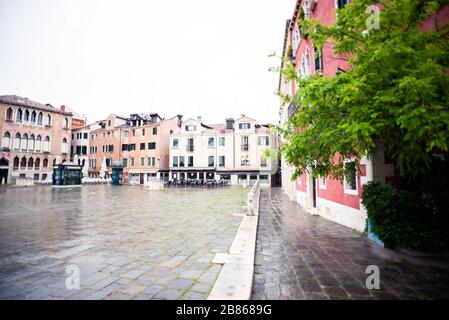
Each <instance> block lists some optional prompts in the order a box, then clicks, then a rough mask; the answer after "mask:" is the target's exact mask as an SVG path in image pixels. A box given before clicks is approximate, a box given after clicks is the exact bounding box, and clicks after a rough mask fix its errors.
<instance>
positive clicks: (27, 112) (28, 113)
mask: <svg viewBox="0 0 449 320" xmlns="http://www.w3.org/2000/svg"><path fill="white" fill-rule="evenodd" d="M24 120H25V121H26V122H28V121H30V112H29V111H28V109H27V110H25V119H24Z"/></svg>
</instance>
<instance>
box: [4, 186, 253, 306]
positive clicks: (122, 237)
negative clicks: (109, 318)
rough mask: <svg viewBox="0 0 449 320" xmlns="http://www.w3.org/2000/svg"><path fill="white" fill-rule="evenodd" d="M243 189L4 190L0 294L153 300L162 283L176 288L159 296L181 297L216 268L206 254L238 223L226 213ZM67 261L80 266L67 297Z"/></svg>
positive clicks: (223, 246)
mask: <svg viewBox="0 0 449 320" xmlns="http://www.w3.org/2000/svg"><path fill="white" fill-rule="evenodd" d="M246 193H247V190H245V189H240V188H216V189H207V190H205V189H199V188H198V189H195V188H192V189H190V188H187V189H183V188H182V189H181V188H179V189H171V190H168V191H167V192H163V193H159V192H158V193H151V192H149V191H148V190H145V189H144V188H138V187H131V186H122V187H120V188H114V187H113V186H110V185H86V186H83V188H82V189H79V190H78V189H77V190H71V189H66V190H62V189H53V188H51V187H50V186H35V187H33V190H31V192H30V189H27V190H25V189H20V188H12V187H11V188H10V187H6V188H4V189H3V190H2V192H1V193H0V203H1V204H2V214H1V215H0V226H1V227H3V228H2V232H0V243H1V245H0V299H87V298H89V299H103V298H105V299H132V298H136V299H137V298H140V299H152V298H153V296H154V295H155V294H156V293H158V292H162V290H164V289H166V290H169V289H168V288H167V285H169V284H170V283H172V285H173V286H174V287H176V288H178V289H180V290H177V291H166V292H162V293H160V295H161V296H163V297H160V298H167V297H168V298H180V297H181V294H183V293H184V291H185V290H188V289H190V287H192V286H193V285H194V283H193V281H194V279H196V278H199V277H200V276H202V275H203V274H204V279H205V280H207V281H208V282H209V283H210V284H212V283H213V282H214V281H215V279H216V277H217V275H218V272H219V269H216V267H213V266H212V263H211V260H212V258H213V256H214V252H215V251H216V250H218V249H220V250H223V252H226V251H228V250H229V247H230V246H231V244H232V241H233V239H234V236H235V233H236V231H237V230H238V227H239V225H240V222H241V220H242V217H241V216H233V215H232V214H233V213H236V212H239V210H240V206H241V205H242V203H243V202H244V201H245V198H246ZM25 197H26V198H27V199H29V201H27V202H26V203H24V202H23V199H24V198H25ZM29 203H32V204H33V206H32V207H31V206H29ZM23 221H26V223H23ZM49 221H50V222H52V223H51V224H52V226H51V228H48V224H49ZM198 226H201V228H199V227H198ZM41 230H46V233H45V237H41V236H40V234H41ZM37 235H39V236H37ZM68 265H75V266H77V267H79V269H80V282H81V290H80V291H79V292H78V293H77V294H75V293H73V295H72V293H68V291H67V289H66V286H65V281H66V279H67V277H68V276H69V275H68V274H66V273H65V270H66V267H67V266H68ZM181 275H183V276H181ZM184 276H185V277H184ZM177 278H180V279H181V280H182V279H184V280H182V281H175V280H176V279H177ZM30 284H31V285H32V286H31V285H30ZM142 288H144V289H143V290H142ZM178 291H180V293H178ZM199 293H201V292H199ZM194 296H195V297H199V296H198V295H193V294H192V295H191V297H192V298H193V297H194Z"/></svg>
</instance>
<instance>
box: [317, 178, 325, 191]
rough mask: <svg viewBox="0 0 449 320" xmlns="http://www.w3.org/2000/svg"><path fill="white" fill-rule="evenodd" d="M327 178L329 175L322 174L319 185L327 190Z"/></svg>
mask: <svg viewBox="0 0 449 320" xmlns="http://www.w3.org/2000/svg"><path fill="white" fill-rule="evenodd" d="M326 178H327V177H322V176H320V177H319V179H318V187H319V188H320V189H322V190H326V185H327V183H326Z"/></svg>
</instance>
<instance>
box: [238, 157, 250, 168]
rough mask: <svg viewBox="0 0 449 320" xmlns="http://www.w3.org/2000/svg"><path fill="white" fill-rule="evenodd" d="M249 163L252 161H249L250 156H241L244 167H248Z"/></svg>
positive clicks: (241, 163)
mask: <svg viewBox="0 0 449 320" xmlns="http://www.w3.org/2000/svg"><path fill="white" fill-rule="evenodd" d="M249 164H250V162H249V158H248V156H242V158H241V160H240V165H241V166H242V167H248V166H249Z"/></svg>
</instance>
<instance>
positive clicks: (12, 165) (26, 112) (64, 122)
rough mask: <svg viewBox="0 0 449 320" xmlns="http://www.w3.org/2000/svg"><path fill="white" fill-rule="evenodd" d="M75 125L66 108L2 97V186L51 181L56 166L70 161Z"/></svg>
mask: <svg viewBox="0 0 449 320" xmlns="http://www.w3.org/2000/svg"><path fill="white" fill-rule="evenodd" d="M71 126H72V113H70V112H68V111H67V110H66V108H65V106H61V107H60V108H59V109H56V108H54V107H53V106H52V105H50V104H42V103H39V102H35V101H32V100H30V99H28V98H22V97H19V96H16V95H7V96H0V133H1V134H2V141H1V149H0V183H15V180H16V179H17V178H29V179H33V180H36V181H46V180H51V175H52V169H53V165H54V164H57V163H60V162H62V161H64V160H69V147H70V144H71V133H70V130H71Z"/></svg>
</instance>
